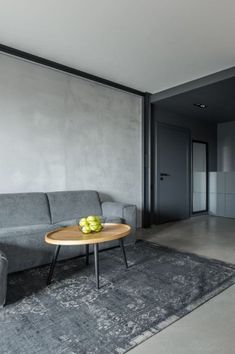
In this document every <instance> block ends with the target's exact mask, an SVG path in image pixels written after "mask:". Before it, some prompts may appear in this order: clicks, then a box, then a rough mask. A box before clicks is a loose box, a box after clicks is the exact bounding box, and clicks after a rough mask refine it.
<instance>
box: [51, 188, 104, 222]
mask: <svg viewBox="0 0 235 354" xmlns="http://www.w3.org/2000/svg"><path fill="white" fill-rule="evenodd" d="M47 196H48V200H49V205H50V212H51V218H52V223H53V224H55V223H57V222H60V221H65V220H72V219H78V218H80V217H83V216H88V215H101V213H102V211H101V205H100V199H99V194H98V193H97V192H96V191H66V192H50V193H47Z"/></svg>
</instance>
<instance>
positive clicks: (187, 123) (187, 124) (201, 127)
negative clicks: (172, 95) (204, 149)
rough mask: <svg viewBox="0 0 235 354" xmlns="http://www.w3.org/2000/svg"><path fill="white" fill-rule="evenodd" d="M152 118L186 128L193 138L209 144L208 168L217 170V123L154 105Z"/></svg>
mask: <svg viewBox="0 0 235 354" xmlns="http://www.w3.org/2000/svg"><path fill="white" fill-rule="evenodd" d="M154 119H155V120H157V121H159V122H162V123H167V124H172V125H177V126H181V127H184V128H188V129H190V131H191V136H192V139H193V140H201V141H204V142H208V144H209V170H210V171H216V170H217V124H216V123H210V122H205V121H201V120H200V119H195V118H191V117H185V116H182V115H178V114H176V113H174V112H170V111H166V110H162V109H160V108H158V106H157V105H154Z"/></svg>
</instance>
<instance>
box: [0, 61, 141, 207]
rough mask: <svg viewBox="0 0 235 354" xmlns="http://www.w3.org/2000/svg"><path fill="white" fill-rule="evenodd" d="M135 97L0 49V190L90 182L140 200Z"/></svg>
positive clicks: (89, 185)
mask: <svg viewBox="0 0 235 354" xmlns="http://www.w3.org/2000/svg"><path fill="white" fill-rule="evenodd" d="M141 117H142V112H141V98H140V97H137V96H134V95H131V94H127V93H125V92H122V91H118V90H115V89H112V88H109V87H105V86H102V85H100V84H96V83H93V82H89V81H86V80H84V79H80V78H77V77H73V76H71V75H67V74H65V73H61V72H58V71H55V70H52V69H49V68H46V67H42V66H39V65H36V64H32V63H29V62H26V61H22V60H20V59H16V58H13V57H9V56H6V55H3V54H1V55H0V122H1V129H0V193H12V192H30V191H33V192H36V191H55V190H73V189H95V190H98V191H100V192H102V193H103V195H104V196H105V195H108V196H109V197H111V198H112V199H113V200H117V201H123V202H129V203H134V204H136V205H137V206H138V208H139V209H140V208H141Z"/></svg>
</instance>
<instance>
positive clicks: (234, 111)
mask: <svg viewBox="0 0 235 354" xmlns="http://www.w3.org/2000/svg"><path fill="white" fill-rule="evenodd" d="M194 104H205V105H206V106H207V107H206V108H200V107H196V106H195V105H194ZM156 105H157V107H158V108H161V109H166V110H168V111H171V112H175V113H177V114H179V115H184V116H187V117H195V118H197V119H201V120H207V121H211V122H216V123H222V122H229V121H235V77H232V78H230V79H226V80H223V81H219V82H217V83H215V84H211V85H207V86H204V87H201V88H197V89H195V90H191V91H188V92H185V93H182V94H179V95H176V96H172V97H169V98H167V99H164V100H162V101H159V102H157V103H156Z"/></svg>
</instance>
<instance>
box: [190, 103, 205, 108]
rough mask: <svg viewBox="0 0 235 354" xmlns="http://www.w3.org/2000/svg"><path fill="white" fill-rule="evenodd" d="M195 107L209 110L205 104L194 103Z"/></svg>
mask: <svg viewBox="0 0 235 354" xmlns="http://www.w3.org/2000/svg"><path fill="white" fill-rule="evenodd" d="M193 105H194V106H195V107H198V108H207V105H206V104H204V103H194V104H193Z"/></svg>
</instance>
